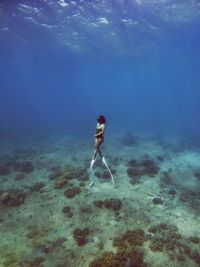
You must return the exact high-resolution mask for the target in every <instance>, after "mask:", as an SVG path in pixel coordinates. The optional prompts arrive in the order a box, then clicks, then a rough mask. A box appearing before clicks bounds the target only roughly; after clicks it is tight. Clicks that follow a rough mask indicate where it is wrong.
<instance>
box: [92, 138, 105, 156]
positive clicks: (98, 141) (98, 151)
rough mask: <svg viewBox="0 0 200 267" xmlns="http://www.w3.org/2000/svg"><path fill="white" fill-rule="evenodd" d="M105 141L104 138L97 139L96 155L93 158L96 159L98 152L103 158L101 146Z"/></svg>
mask: <svg viewBox="0 0 200 267" xmlns="http://www.w3.org/2000/svg"><path fill="white" fill-rule="evenodd" d="M103 141H104V139H103V138H101V139H95V150H94V156H93V159H94V160H95V159H96V156H97V154H99V156H100V157H101V158H102V157H103V155H102V152H101V150H100V146H101V144H102V143H103Z"/></svg>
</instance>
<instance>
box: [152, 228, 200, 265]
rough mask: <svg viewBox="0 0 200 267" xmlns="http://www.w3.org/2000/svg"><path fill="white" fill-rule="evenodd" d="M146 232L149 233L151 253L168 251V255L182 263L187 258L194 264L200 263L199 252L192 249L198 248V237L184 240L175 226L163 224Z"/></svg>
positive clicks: (199, 240)
mask: <svg viewBox="0 0 200 267" xmlns="http://www.w3.org/2000/svg"><path fill="white" fill-rule="evenodd" d="M148 231H149V232H150V233H151V235H150V236H149V240H150V249H151V250H152V251H154V252H156V251H158V252H159V251H169V252H170V255H171V256H172V257H175V258H176V259H177V260H179V261H184V260H185V259H186V257H187V256H188V257H189V258H190V259H192V260H193V261H195V262H196V263H198V264H199V263H200V252H198V251H197V250H196V249H195V248H192V247H194V246H195V245H196V246H199V242H200V238H199V237H195V238H194V237H190V238H189V239H188V240H187V239H184V237H183V236H182V235H181V234H179V232H178V229H177V227H176V226H174V225H169V224H165V223H160V224H158V225H154V226H151V227H150V228H149V229H148ZM192 244H193V246H192Z"/></svg>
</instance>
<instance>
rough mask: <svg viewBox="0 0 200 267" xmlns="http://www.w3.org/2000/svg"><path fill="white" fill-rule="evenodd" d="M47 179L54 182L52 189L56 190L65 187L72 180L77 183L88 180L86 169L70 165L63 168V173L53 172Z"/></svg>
mask: <svg viewBox="0 0 200 267" xmlns="http://www.w3.org/2000/svg"><path fill="white" fill-rule="evenodd" d="M49 178H50V179H54V180H55V182H54V188H56V189H60V188H63V187H65V186H66V185H67V184H68V182H69V181H70V180H72V179H74V178H76V179H78V180H79V181H87V180H89V177H88V174H87V169H85V168H80V167H74V166H72V165H67V166H65V168H64V170H63V171H60V170H57V171H56V172H53V173H52V174H51V175H50V176H49Z"/></svg>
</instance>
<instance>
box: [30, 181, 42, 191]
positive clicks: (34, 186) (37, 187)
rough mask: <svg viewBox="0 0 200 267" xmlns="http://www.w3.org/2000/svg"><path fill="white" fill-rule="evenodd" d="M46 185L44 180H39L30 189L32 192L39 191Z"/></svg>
mask: <svg viewBox="0 0 200 267" xmlns="http://www.w3.org/2000/svg"><path fill="white" fill-rule="evenodd" d="M44 186H45V183H43V182H37V183H36V184H34V185H33V186H31V188H30V191H31V192H39V191H40V189H41V188H42V187H44Z"/></svg>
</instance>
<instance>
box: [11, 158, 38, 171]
mask: <svg viewBox="0 0 200 267" xmlns="http://www.w3.org/2000/svg"><path fill="white" fill-rule="evenodd" d="M13 169H14V170H15V171H19V172H25V173H31V172H32V171H33V170H34V167H33V164H32V163H31V162H30V161H23V162H15V164H14V165H13Z"/></svg>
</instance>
